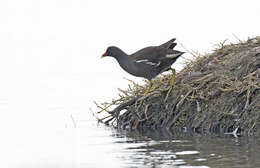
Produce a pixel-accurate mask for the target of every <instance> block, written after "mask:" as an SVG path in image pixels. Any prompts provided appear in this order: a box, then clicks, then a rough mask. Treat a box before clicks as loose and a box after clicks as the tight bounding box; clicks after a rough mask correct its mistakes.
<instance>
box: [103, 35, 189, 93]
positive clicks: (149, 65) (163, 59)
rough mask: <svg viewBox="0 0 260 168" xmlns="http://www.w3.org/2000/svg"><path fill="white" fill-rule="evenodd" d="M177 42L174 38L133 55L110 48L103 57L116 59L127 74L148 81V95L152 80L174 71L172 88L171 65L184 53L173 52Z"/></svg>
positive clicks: (116, 48) (113, 47)
mask: <svg viewBox="0 0 260 168" xmlns="http://www.w3.org/2000/svg"><path fill="white" fill-rule="evenodd" d="M175 40H176V39H175V38H174V39H171V40H170V41H168V42H166V43H164V44H162V45H159V46H151V47H146V48H143V49H141V50H139V51H137V52H135V53H133V54H131V55H128V54H126V53H125V52H124V51H122V50H121V49H120V48H118V47H115V46H110V47H108V48H107V50H106V52H105V53H104V54H103V55H102V56H101V57H102V58H103V57H105V56H111V57H114V58H115V59H116V60H117V61H118V63H119V65H120V66H121V67H122V68H123V69H124V70H125V71H126V72H128V73H130V74H132V75H134V76H137V77H143V78H146V79H148V80H149V81H150V86H149V87H148V88H147V89H146V91H145V94H147V93H148V92H149V91H150V88H151V85H152V83H151V80H152V79H153V78H155V77H156V76H157V75H158V74H160V73H162V72H165V71H168V70H170V69H171V70H172V71H173V76H172V79H171V82H170V84H171V86H172V85H173V84H174V78H175V70H174V69H172V68H171V65H172V64H173V63H174V62H175V61H176V60H177V59H178V58H179V57H180V56H181V55H182V54H183V53H184V52H181V51H177V50H173V49H174V47H175V46H176V45H177V43H175V42H174V41H175Z"/></svg>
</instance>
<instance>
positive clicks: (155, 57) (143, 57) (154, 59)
mask: <svg viewBox="0 0 260 168" xmlns="http://www.w3.org/2000/svg"><path fill="white" fill-rule="evenodd" d="M165 54H166V50H165V49H163V48H160V47H157V46H153V47H146V48H143V49H141V50H139V51H137V52H136V53H134V54H132V55H131V56H130V57H131V59H132V60H133V61H135V62H136V63H146V64H150V65H156V64H158V63H159V62H160V58H162V57H165Z"/></svg>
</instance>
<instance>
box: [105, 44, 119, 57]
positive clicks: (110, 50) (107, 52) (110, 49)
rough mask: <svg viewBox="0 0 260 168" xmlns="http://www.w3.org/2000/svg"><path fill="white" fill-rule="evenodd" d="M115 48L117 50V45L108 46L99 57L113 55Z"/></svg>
mask: <svg viewBox="0 0 260 168" xmlns="http://www.w3.org/2000/svg"><path fill="white" fill-rule="evenodd" d="M116 50H117V47H114V46H110V47H108V48H107V50H106V52H105V53H104V54H103V55H102V56H101V58H104V57H107V56H110V57H113V56H115V54H116Z"/></svg>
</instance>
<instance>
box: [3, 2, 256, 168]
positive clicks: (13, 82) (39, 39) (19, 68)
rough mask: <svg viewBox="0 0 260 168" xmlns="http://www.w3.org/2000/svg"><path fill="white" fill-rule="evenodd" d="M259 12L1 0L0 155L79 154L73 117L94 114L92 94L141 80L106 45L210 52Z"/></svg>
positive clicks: (235, 5)
mask: <svg viewBox="0 0 260 168" xmlns="http://www.w3.org/2000/svg"><path fill="white" fill-rule="evenodd" d="M259 16H260V3H259V1H258V0H248V1H242V0H229V1H226V0H215V1H207V0H197V1H188V0H182V1H174V0H164V1H155V0H143V1H141V0H131V1H122V0H109V1H105V0H93V1H88V0H44V1H40V0H23V1H21V0H8V1H7V0H2V1H0V80H1V81H0V132H1V140H0V142H1V143H0V149H1V152H0V158H2V159H3V160H5V161H7V163H8V162H9V164H10V163H11V164H10V165H11V167H19V165H25V166H24V167H28V163H30V160H34V162H35V163H36V165H37V163H38V162H44V159H46V158H47V160H52V159H53V160H59V159H60V160H61V161H60V162H57V164H58V165H59V163H62V162H63V161H64V160H66V161H68V162H69V161H70V159H71V160H72V162H73V160H75V159H76V160H77V159H79V156H78V155H76V156H75V155H74V154H75V153H76V154H78V153H77V151H78V150H76V149H78V148H77V147H78V141H79V139H80V136H81V135H82V134H79V133H77V132H78V131H79V130H75V129H74V127H73V125H72V123H71V118H70V116H71V115H73V116H74V117H75V120H76V121H77V123H79V122H80V121H88V120H93V118H92V116H91V113H90V111H89V108H90V107H92V108H93V100H96V101H98V102H102V101H104V100H110V99H111V98H112V97H115V96H116V95H117V88H124V87H126V85H127V82H126V81H125V80H124V79H123V77H126V78H130V79H133V80H136V81H141V79H139V78H136V77H132V76H130V75H128V74H127V73H126V72H124V71H123V70H122V69H121V68H120V67H119V65H118V64H117V62H116V61H115V60H114V59H112V58H105V59H100V56H101V55H102V54H103V53H104V52H105V50H106V48H107V47H108V46H110V45H116V46H118V47H120V48H121V49H123V50H124V51H125V52H126V53H129V54H130V53H132V52H135V51H136V50H138V49H141V48H143V47H146V46H150V45H159V44H161V43H164V42H166V41H167V40H169V39H171V38H173V37H176V38H177V42H179V43H182V44H183V45H184V46H185V47H186V48H187V49H191V50H194V51H198V52H200V53H204V52H209V51H211V50H212V49H214V44H217V43H219V42H222V41H224V40H225V39H229V42H237V41H238V40H237V39H236V38H235V37H234V35H235V36H237V37H239V38H240V39H242V40H246V39H247V38H248V37H254V36H258V35H260V22H259ZM177 49H179V50H182V51H184V49H183V48H182V47H181V45H179V46H177ZM186 56H188V55H186ZM176 64H177V67H180V65H178V64H179V61H178V62H177V63H176ZM86 129H87V128H86ZM83 131H84V129H83ZM64 137H67V138H64ZM54 147H55V148H54ZM53 148H54V150H51V149H53ZM25 151H26V152H25ZM71 151H74V152H71ZM37 152H38V153H37ZM61 153H66V154H65V155H62V156H61V155H60V154H61ZM37 154H38V155H37ZM49 155H50V158H49ZM47 156H48V157H47ZM64 158H65V159H64ZM7 163H6V164H5V162H1V163H0V167H5V166H6V165H7ZM1 164H2V165H1ZM10 165H9V166H10ZM37 166H38V165H37ZM29 167H30V166H29ZM32 167H33V166H32ZM68 167H70V166H68Z"/></svg>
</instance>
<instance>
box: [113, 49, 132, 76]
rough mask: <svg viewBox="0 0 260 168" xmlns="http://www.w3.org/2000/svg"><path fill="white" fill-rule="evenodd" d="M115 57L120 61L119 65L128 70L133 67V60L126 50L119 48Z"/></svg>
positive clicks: (114, 54)
mask: <svg viewBox="0 0 260 168" xmlns="http://www.w3.org/2000/svg"><path fill="white" fill-rule="evenodd" d="M113 57H114V58H115V59H116V60H117V61H118V63H119V65H120V66H121V67H122V68H123V69H124V70H126V71H129V70H131V69H132V66H133V65H132V61H130V60H129V55H127V54H126V53H125V52H124V51H122V50H121V49H119V48H117V50H115V51H114V53H113Z"/></svg>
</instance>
